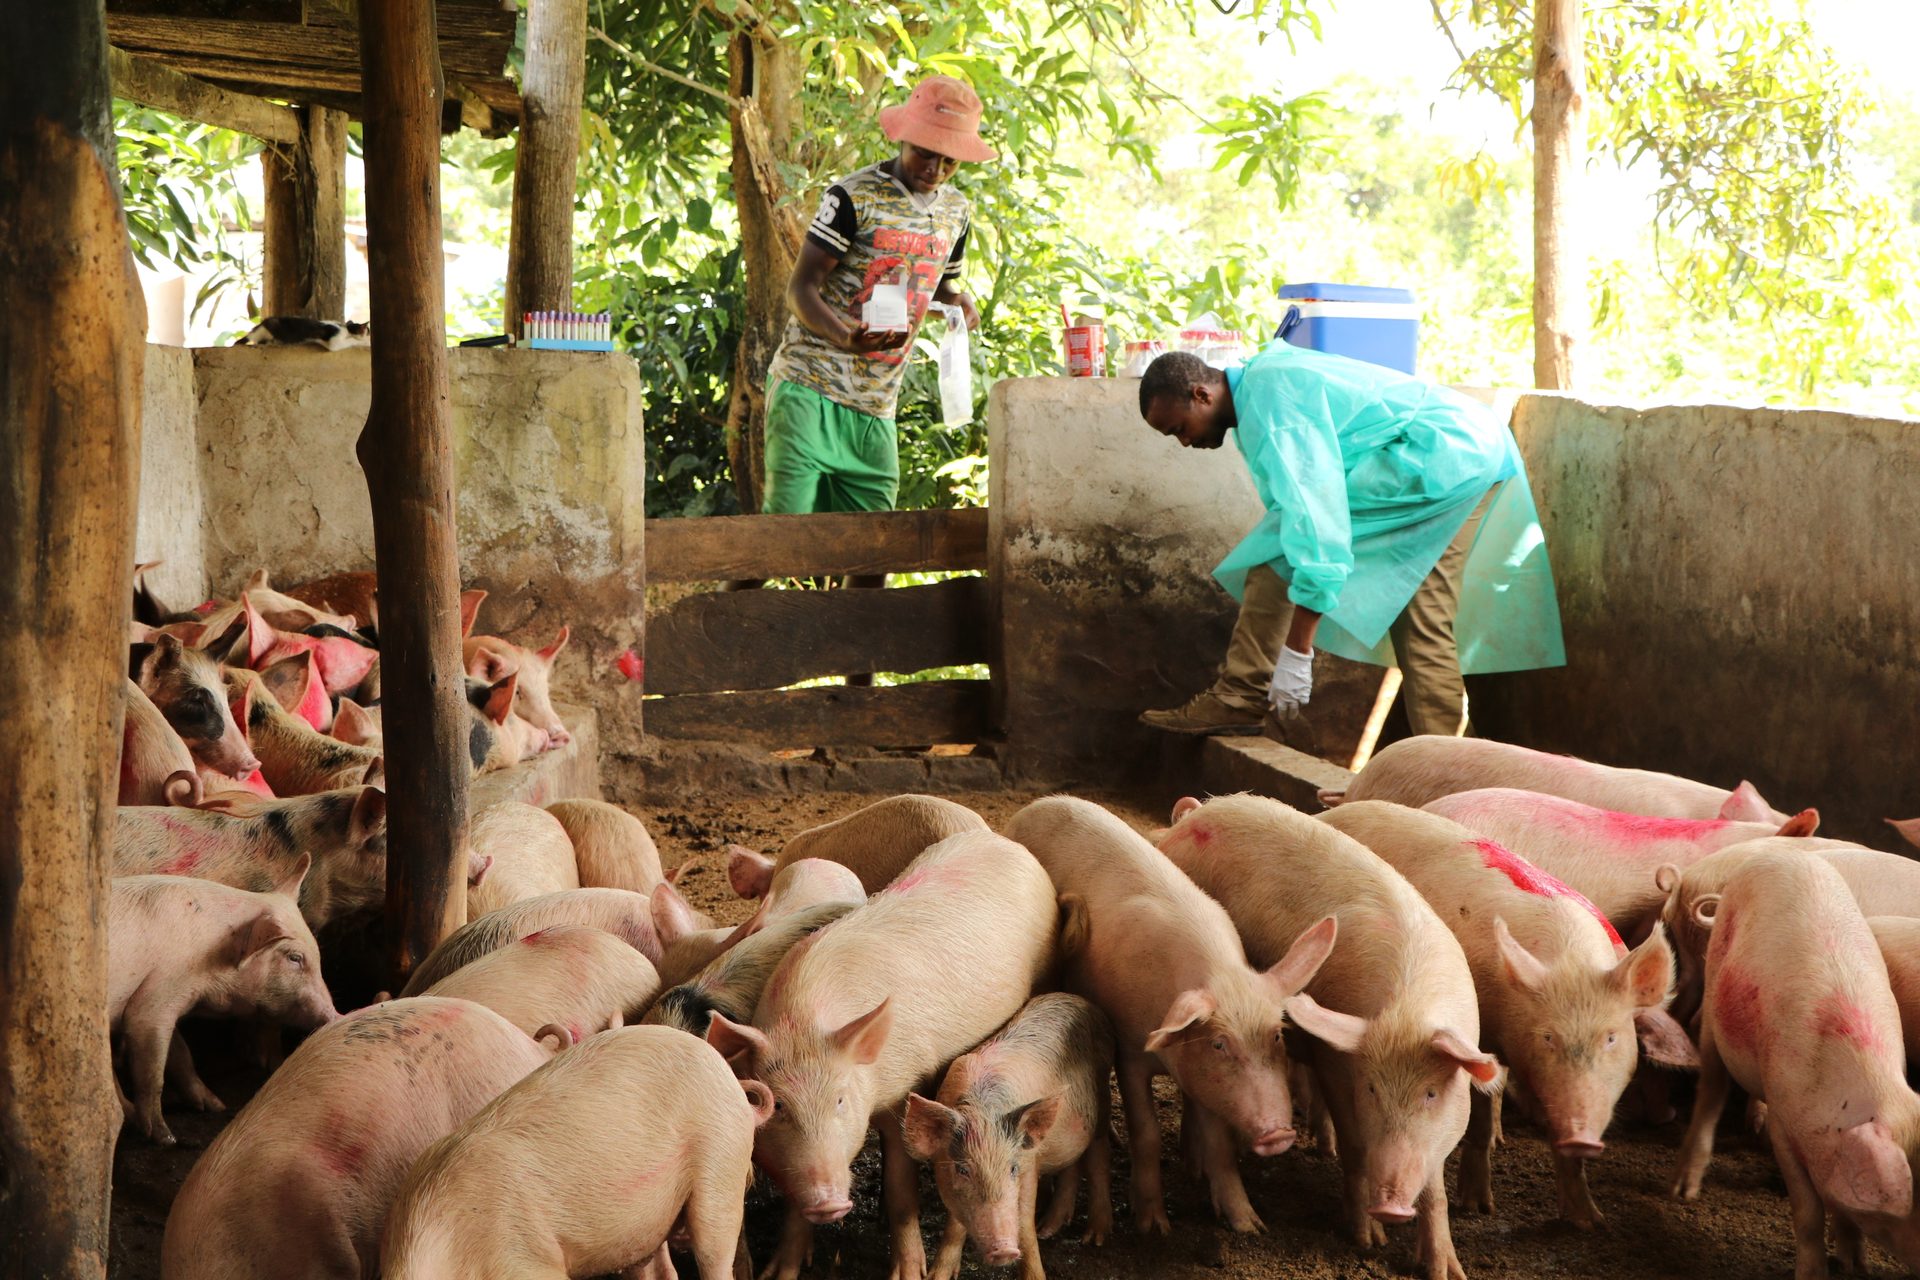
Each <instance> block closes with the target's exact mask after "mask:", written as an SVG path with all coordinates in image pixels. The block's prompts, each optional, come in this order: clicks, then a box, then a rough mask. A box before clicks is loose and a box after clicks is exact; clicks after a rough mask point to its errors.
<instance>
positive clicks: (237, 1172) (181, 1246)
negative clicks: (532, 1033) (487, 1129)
mask: <svg viewBox="0 0 1920 1280" xmlns="http://www.w3.org/2000/svg"><path fill="white" fill-rule="evenodd" d="M565 1044H566V1032H565V1031H564V1030H561V1029H558V1028H554V1029H551V1030H550V1031H549V1032H548V1033H547V1034H546V1035H544V1036H543V1037H541V1039H540V1041H539V1042H536V1040H535V1039H532V1038H529V1037H528V1035H527V1033H526V1032H524V1031H521V1030H520V1029H519V1028H517V1027H515V1026H514V1025H513V1024H512V1023H510V1022H508V1021H507V1020H506V1019H505V1018H503V1017H501V1016H500V1015H499V1014H497V1013H495V1012H494V1011H493V1010H491V1009H489V1008H486V1007H485V1006H484V1005H478V1004H474V1003H473V1002H472V1001H470V1000H448V999H444V998H441V997H439V996H427V997H423V998H420V999H414V1000H393V1001H388V1002H386V1003H384V1004H377V1005H371V1006H369V1007H367V1008H365V1009H361V1010H359V1011H358V1012H356V1013H350V1014H348V1015H347V1016H346V1017H344V1018H341V1019H339V1020H338V1021H337V1022H334V1023H333V1024H332V1025H330V1026H328V1027H326V1028H324V1029H322V1030H321V1031H318V1032H316V1033H315V1034H314V1035H312V1036H310V1037H308V1039H307V1041H306V1042H305V1043H304V1044H302V1045H301V1046H300V1047H299V1048H298V1049H296V1050H295V1051H294V1052H293V1054H292V1056H291V1057H289V1058H288V1059H287V1061H286V1062H285V1064H283V1065H282V1066H281V1067H280V1069H279V1070H278V1071H276V1072H274V1073H273V1075H272V1076H270V1077H268V1079H267V1082H266V1084H264V1085H263V1086H261V1088H260V1092H259V1093H257V1094H255V1095H254V1096H253V1101H251V1102H249V1103H248V1104H247V1105H246V1106H245V1107H243V1108H242V1109H241V1111H240V1114H239V1115H237V1116H235V1117H234V1119H233V1122H232V1123H231V1124H229V1125H228V1126H227V1127H226V1128H225V1129H224V1130H222V1131H221V1133H220V1136H219V1137H217V1138H215V1139H214V1140H213V1143H212V1144H211V1145H210V1146H208V1148H207V1150H206V1153H205V1154H203V1155H202V1156H201V1157H200V1159H199V1162H198V1163H196V1164H195V1165H194V1166H193V1171H192V1172H191V1173H189V1174H188V1175H187V1180H186V1182H184V1183H183V1184H181V1187H180V1191H179V1193H178V1194H177V1195H176V1196H175V1197H174V1201H173V1209H172V1211H171V1212H170V1213H169V1214H168V1215H167V1228H166V1235H165V1237H164V1239H163V1241H162V1243H161V1247H160V1276H161V1280H287V1278H288V1277H293V1276H313V1277H318V1276H330V1277H331V1276H342V1277H344V1276H370V1275H374V1274H377V1269H378V1266H379V1262H380V1236H381V1232H382V1229H383V1227H384V1225H385V1223H386V1220H387V1211H388V1209H389V1208H390V1207H391V1206H392V1204H393V1201H394V1197H395V1195H396V1193H397V1192H398V1191H399V1189H400V1184H401V1182H402V1180H404V1179H405V1178H406V1176H407V1171H408V1170H409V1169H410V1168H412V1167H413V1164H414V1162H415V1161H416V1160H417V1159H419V1158H420V1155H421V1153H422V1152H424V1151H426V1150H427V1148H428V1147H430V1146H431V1145H433V1143H435V1142H437V1141H439V1140H440V1139H441V1138H443V1137H445V1136H447V1135H448V1134H450V1133H452V1132H453V1131H454V1130H455V1129H457V1128H458V1127H459V1126H460V1125H461V1124H463V1123H465V1122H466V1120H467V1119H468V1117H470V1116H472V1115H473V1113H474V1112H476V1111H478V1110H479V1109H480V1108H481V1107H483V1106H485V1105H486V1104H487V1103H488V1102H490V1101H492V1100H493V1098H494V1097H495V1096H496V1095H497V1094H499V1093H500V1092H502V1091H503V1090H505V1089H506V1088H507V1087H508V1086H510V1085H512V1084H514V1083H515V1082H516V1081H518V1080H519V1079H520V1078H521V1077H522V1076H524V1075H526V1074H527V1073H528V1072H529V1071H532V1070H533V1069H534V1068H536V1067H538V1066H540V1065H542V1064H543V1063H545V1062H546V1061H547V1060H548V1059H549V1058H550V1057H551V1056H552V1054H553V1051H554V1050H555V1049H557V1048H564V1047H565ZM607 1163H608V1164H610V1165H612V1164H616V1163H617V1162H607Z"/></svg>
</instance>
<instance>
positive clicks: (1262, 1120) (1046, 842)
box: [1006, 796, 1337, 1232]
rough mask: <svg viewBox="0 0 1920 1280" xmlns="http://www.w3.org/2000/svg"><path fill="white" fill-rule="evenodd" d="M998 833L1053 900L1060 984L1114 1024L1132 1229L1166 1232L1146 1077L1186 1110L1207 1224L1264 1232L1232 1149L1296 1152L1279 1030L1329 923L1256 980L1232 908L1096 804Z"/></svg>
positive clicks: (1024, 817) (1318, 960) (1324, 943)
mask: <svg viewBox="0 0 1920 1280" xmlns="http://www.w3.org/2000/svg"><path fill="white" fill-rule="evenodd" d="M1006 831H1007V835H1008V836H1009V837H1011V838H1012V839H1015V840H1018V841H1020V842H1021V843H1022V844H1024V845H1026V846H1027V848H1029V849H1031V850H1032V851H1033V854H1034V856H1035V857H1036V858H1038V859H1039V860H1040V864H1041V865H1042V866H1044V867H1045V868H1046V869H1047V873H1048V874H1049V875H1050V876H1052V877H1053V883H1054V884H1055V886H1057V887H1058V889H1059V891H1060V895H1061V897H1060V905H1061V908H1062V910H1063V912H1064V913H1065V915H1066V921H1065V924H1064V925H1063V927H1062V930H1061V939H1060V945H1061V952H1062V955H1063V958H1064V964H1063V968H1064V977H1065V985H1066V986H1067V987H1068V988H1069V989H1070V990H1072V991H1074V992H1076V993H1077V994H1080V995H1084V996H1086V997H1087V998H1088V999H1090V1000H1092V1001H1093V1002H1094V1003H1095V1004H1097V1005H1099V1006H1100V1008H1101V1009H1103V1010H1105V1011H1106V1014H1107V1016H1108V1017H1109V1018H1111V1019H1113V1029H1114V1034H1115V1038H1116V1040H1117V1042H1118V1049H1117V1055H1118V1061H1117V1066H1118V1068H1119V1075H1120V1098H1121V1103H1122V1105H1123V1107H1124V1109H1125V1112H1126V1117H1127V1141H1128V1144H1129V1146H1130V1149H1131V1156H1132V1164H1133V1169H1132V1173H1133V1216H1134V1225H1135V1226H1136V1227H1137V1228H1138V1229H1140V1230H1142V1231H1148V1230H1157V1231H1161V1232H1166V1231H1168V1230H1170V1229H1171V1225H1170V1224H1169V1222H1168V1221H1167V1210H1166V1204H1165V1200H1164V1197H1163V1195H1162V1192H1161V1184H1160V1124H1159V1120H1158V1117H1157V1115H1156V1113H1155V1109H1154V1102H1153V1078H1154V1077H1155V1076H1159V1075H1171V1076H1172V1077H1173V1078H1174V1082H1175V1083H1176V1084H1178V1085H1179V1086H1180V1090H1181V1092H1182V1093H1184V1094H1185V1095H1186V1097H1187V1100H1188V1101H1189V1103H1191V1104H1192V1107H1191V1111H1190V1114H1191V1115H1192V1116H1193V1118H1194V1124H1193V1127H1192V1131H1191V1132H1189V1133H1188V1141H1189V1142H1190V1143H1191V1145H1192V1147H1193V1150H1194V1151H1195V1152H1196V1153H1197V1154H1198V1158H1199V1163H1200V1166H1201V1168H1202V1170H1203V1171H1204V1172H1205V1174H1206V1176H1207V1181H1208V1183H1209V1184H1210V1189H1211V1192H1212V1198H1213V1207H1214V1212H1216V1213H1217V1214H1219V1215H1220V1216H1221V1218H1223V1219H1224V1220H1225V1221H1226V1222H1227V1224H1228V1225H1229V1226H1231V1227H1232V1228H1233V1229H1234V1230H1235V1231H1263V1230H1265V1224H1263V1223H1262V1222H1261V1221H1260V1217H1259V1215H1258V1214H1256V1213H1255V1212H1254V1211H1253V1205H1252V1204H1251V1203H1250V1202H1249V1201H1248V1199H1247V1192H1246V1187H1245V1185H1244V1184H1243V1183H1242V1182H1241V1180H1240V1170H1239V1166H1238V1164H1237V1162H1236V1159H1235V1155H1234V1137H1235V1135H1238V1137H1239V1138H1240V1139H1241V1140H1242V1141H1244V1142H1245V1143H1246V1144H1248V1145H1250V1146H1251V1147H1252V1148H1253V1150H1254V1152H1255V1154H1257V1155H1263V1156H1272V1155H1279V1154H1280V1153H1281V1152H1283V1151H1285V1150H1287V1149H1288V1148H1289V1147H1291V1146H1292V1145H1293V1142H1294V1136H1295V1135H1294V1130H1293V1097H1292V1094H1291V1093H1290V1092H1289V1090H1288V1085H1287V1070H1288V1060H1287V1050H1286V1046H1285V1044H1284V1043H1283V1042H1282V1039H1281V1030H1282V1026H1283V1024H1284V1022H1285V1011H1286V1010H1287V1009H1288V1008H1289V1007H1295V1008H1298V1007H1301V1006H1300V1004H1299V1002H1298V1001H1297V997H1298V996H1299V994H1300V992H1301V991H1302V990H1303V989H1304V988H1305V987H1306V985H1307V984H1308V983H1309V982H1310V981H1311V980H1312V978H1313V975H1314V974H1315V973H1316V972H1317V971H1318V970H1319V968H1320V966H1321V964H1322V963H1323V962H1324V961H1325V960H1326V958H1327V955H1328V953H1329V952H1331V951H1332V949H1333V943H1334V934H1335V930H1336V928H1337V924H1336V922H1335V921H1334V920H1333V918H1332V917H1328V918H1326V919H1324V920H1321V921H1320V922H1319V923H1318V924H1316V925H1314V926H1312V927H1311V928H1309V929H1307V930H1305V931H1304V932H1303V933H1301V934H1300V936H1299V938H1298V939H1297V940H1295V941H1293V943H1292V945H1291V946H1290V947H1288V949H1287V950H1286V952H1285V953H1284V954H1283V955H1282V957H1281V958H1280V959H1279V960H1278V961H1276V962H1275V963H1274V964H1273V965H1272V966H1271V967H1270V968H1268V969H1267V970H1266V971H1265V972H1262V971H1260V970H1256V969H1255V968H1253V967H1252V965H1250V964H1249V963H1248V962H1247V954H1246V952H1245V951H1244V950H1242V948H1241V944H1240V937H1239V935H1238V934H1237V933H1236V932H1235V931H1234V927H1233V921H1232V920H1231V919H1230V918H1228V915H1227V912H1226V909H1225V908H1224V907H1222V906H1221V905H1220V904H1219V903H1218V902H1216V901H1215V900H1214V899H1212V898H1210V897H1208V896H1207V895H1206V894H1205V893H1203V892H1202V891H1201V890H1200V888H1199V886H1197V885H1195V884H1194V883H1193V881H1192V880H1189V879H1188V878H1187V877H1186V876H1185V875H1183V874H1182V873H1181V871H1180V869H1179V868H1178V867H1176V866H1174V865H1173V863H1171V862H1169V861H1168V860H1167V859H1166V858H1164V857H1162V856H1161V855H1160V853H1159V851H1158V850H1156V849H1155V848H1154V847H1153V846H1152V845H1150V844H1148V843H1147V842H1146V841H1145V840H1144V839H1142V838H1141V837H1140V836H1139V835H1138V834H1136V833H1135V832H1134V830H1133V829H1132V828H1131V827H1129V826H1127V824H1126V823H1124V822H1122V821H1121V820H1120V819H1118V818H1116V817H1114V816H1113V815H1112V814H1111V813H1108V812H1107V811H1106V810H1105V809H1102V808H1101V807H1100V806H1099V805H1096V804H1090V803H1088V802H1087V801H1084V800H1076V799H1073V798H1071V797H1068V796H1050V797H1048V798H1046V799H1044V800H1036V801H1034V802H1033V803H1032V804H1030V805H1028V806H1027V807H1026V808H1024V809H1022V810H1021V811H1020V812H1019V813H1016V814H1015V815H1014V816H1013V818H1012V820H1011V821H1009V822H1008V823H1007V827H1006ZM1148 957H1150V958H1151V961H1150V962H1143V961H1144V960H1146V958H1148Z"/></svg>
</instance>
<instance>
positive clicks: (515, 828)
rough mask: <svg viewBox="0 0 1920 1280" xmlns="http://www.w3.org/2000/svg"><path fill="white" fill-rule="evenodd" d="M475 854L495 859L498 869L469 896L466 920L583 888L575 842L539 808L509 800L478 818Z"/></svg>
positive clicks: (551, 816)
mask: <svg viewBox="0 0 1920 1280" xmlns="http://www.w3.org/2000/svg"><path fill="white" fill-rule="evenodd" d="M470 839H471V841H472V844H473V851H474V852H475V853H476V854H479V855H480V856H481V857H491V858H492V859H493V870H492V871H491V872H490V873H489V874H488V875H487V876H486V878H485V879H483V880H482V881H481V882H480V883H479V884H477V885H475V886H474V887H473V888H472V889H470V890H469V891H468V893H467V919H468V920H477V919H479V918H480V917H481V916H484V915H486V914H487V913H489V912H492V911H498V910H500V908H502V907H506V906H511V905H512V904H513V903H516V902H524V901H526V900H527V899H528V898H538V897H542V896H544V895H546V894H549V893H561V892H564V891H566V890H568V889H578V888H579V887H580V877H579V874H578V872H576V871H575V870H574V862H573V842H572V841H570V840H568V839H567V829H566V828H565V827H563V826H561V825H560V820H559V819H558V818H556V817H554V816H553V815H552V814H550V813H548V812H547V811H546V810H545V809H542V808H539V807H538V806H536V805H530V804H522V803H520V802H519V801H517V800H505V801H502V802H501V803H499V804H495V805H489V806H488V807H486V808H485V809H482V810H481V811H480V813H479V814H477V815H476V816H475V817H474V820H473V827H472V833H471V836H470Z"/></svg>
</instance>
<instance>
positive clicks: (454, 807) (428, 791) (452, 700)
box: [357, 0, 469, 990]
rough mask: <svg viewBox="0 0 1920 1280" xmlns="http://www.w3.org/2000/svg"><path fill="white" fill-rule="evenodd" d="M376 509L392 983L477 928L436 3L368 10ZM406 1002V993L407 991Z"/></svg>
mask: <svg viewBox="0 0 1920 1280" xmlns="http://www.w3.org/2000/svg"><path fill="white" fill-rule="evenodd" d="M360 64H361V68H362V82H363V85H364V89H363V94H364V96H363V98H362V101H363V103H364V108H365V112H366V115H365V119H366V125H365V134H366V172H367V245H368V255H367V267H368V272H369V275H370V276H371V278H372V297H371V303H372V313H373V314H372V321H373V332H374V340H373V401H372V404H371V406H370V407H369V408H368V411H367V426H366V430H365V431H363V432H362V433H361V435H360V443H359V447H358V450H357V452H358V454H359V457H360V465H361V467H362V468H364V469H365V471H366V473H367V490H368V493H369V495H370V496H371V498H372V500H373V550H374V564H375V568H376V570H377V572H378V575H379V591H380V679H381V688H382V690H383V693H384V698H385V706H386V757H387V797H388V812H387V830H388V838H387V847H388V850H389V852H388V855H387V943H388V948H389V950H388V958H389V960H390V962H391V965H392V969H393V980H394V981H395V982H396V983H400V982H404V981H405V979H406V976H407V974H408V973H409V972H411V971H412V969H413V966H414V965H415V964H417V963H418V962H419V961H420V960H421V959H422V958H423V957H424V956H425V955H426V954H427V952H428V951H431V950H432V949H433V947H434V945H435V944H436V943H438V942H439V941H440V939H442V938H443V937H445V936H446V935H447V934H448V933H451V932H452V931H453V930H454V929H457V928H459V927H460V925H461V924H462V923H463V922H464V921H465V919H466V901H467V888H466V886H467V880H466V875H465V865H464V859H465V851H466V848H467V780H468V771H469V765H468V762H467V714H466V712H467V709H466V706H465V697H466V682H465V675H464V673H463V672H462V670H461V663H460V566H459V561H458V549H457V545H456V542H455V535H454V510H453V485H454V471H453V428H452V421H451V417H450V414H449V412H448V403H447V333H446V301H445V299H446V280H445V274H446V273H445V262H444V259H443V256H442V251H441V246H440V102H441V99H442V96H443V95H442V91H441V72H440V50H439V44H438V41H437V40H436V36H435V16H434V8H433V0H387V2H386V3H382V4H377V5H367V6H365V7H363V8H362V9H361V11H360ZM394 989H395V990H398V989H399V988H398V987H395V988H394Z"/></svg>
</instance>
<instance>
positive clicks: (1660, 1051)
mask: <svg viewBox="0 0 1920 1280" xmlns="http://www.w3.org/2000/svg"><path fill="white" fill-rule="evenodd" d="M1633 1031H1634V1035H1635V1036H1636V1037H1638V1038H1639V1041H1640V1054H1641V1056H1642V1057H1644V1058H1645V1059H1646V1060H1647V1061H1648V1062H1651V1063H1653V1064H1654V1065H1655V1066H1657V1067H1672V1068H1674V1069H1676V1070H1679V1071H1698V1070H1699V1069H1700V1054H1699V1051H1698V1050H1696V1049H1695V1048H1694V1047H1693V1041H1692V1040H1691V1039H1690V1038H1689V1037H1688V1036H1687V1033H1686V1031H1685V1030H1684V1029H1683V1028H1682V1027H1681V1026H1680V1024H1679V1023H1678V1022H1675V1021H1674V1019H1673V1015H1672V1014H1670V1013H1668V1012H1667V1011H1666V1010H1665V1009H1635V1010H1634V1011H1633Z"/></svg>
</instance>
